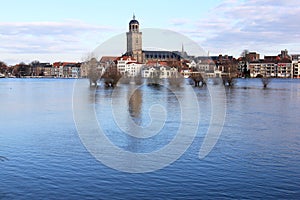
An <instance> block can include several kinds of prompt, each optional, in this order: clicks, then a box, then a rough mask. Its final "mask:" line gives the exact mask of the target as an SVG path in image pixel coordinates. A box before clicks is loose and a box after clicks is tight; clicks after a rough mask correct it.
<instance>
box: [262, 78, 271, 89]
mask: <svg viewBox="0 0 300 200" xmlns="http://www.w3.org/2000/svg"><path fill="white" fill-rule="evenodd" d="M260 80H261V82H262V84H263V87H264V88H267V87H268V85H269V83H270V82H271V80H272V79H271V78H269V77H266V76H263V77H261V79H260Z"/></svg>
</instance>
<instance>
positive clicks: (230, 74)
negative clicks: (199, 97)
mask: <svg viewBox="0 0 300 200" xmlns="http://www.w3.org/2000/svg"><path fill="white" fill-rule="evenodd" d="M223 65H224V72H225V73H226V74H225V75H223V76H222V79H223V84H224V85H226V86H229V87H231V86H234V85H235V84H236V78H237V74H238V64H237V62H236V61H234V60H229V61H226V62H224V63H223Z"/></svg>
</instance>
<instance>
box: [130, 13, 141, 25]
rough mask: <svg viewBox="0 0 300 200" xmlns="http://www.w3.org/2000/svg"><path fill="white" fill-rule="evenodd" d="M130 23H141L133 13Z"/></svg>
mask: <svg viewBox="0 0 300 200" xmlns="http://www.w3.org/2000/svg"><path fill="white" fill-rule="evenodd" d="M130 24H140V23H139V21H138V20H136V19H135V15H134V14H133V16H132V20H130V22H129V25H130Z"/></svg>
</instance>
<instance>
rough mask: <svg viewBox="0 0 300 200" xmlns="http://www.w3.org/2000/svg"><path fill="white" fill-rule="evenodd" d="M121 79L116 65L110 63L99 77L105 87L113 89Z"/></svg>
mask: <svg viewBox="0 0 300 200" xmlns="http://www.w3.org/2000/svg"><path fill="white" fill-rule="evenodd" d="M121 77H122V74H121V73H120V72H119V70H118V68H117V65H116V64H115V63H113V62H112V63H111V64H110V65H109V66H108V67H107V68H106V69H105V72H104V74H103V75H102V76H101V79H103V82H104V84H105V86H106V87H115V86H116V85H117V83H118V81H119V80H120V78H121Z"/></svg>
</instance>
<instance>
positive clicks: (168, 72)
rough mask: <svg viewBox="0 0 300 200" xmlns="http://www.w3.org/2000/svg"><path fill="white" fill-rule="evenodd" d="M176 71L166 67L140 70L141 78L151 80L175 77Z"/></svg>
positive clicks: (149, 67) (148, 67) (150, 67)
mask: <svg viewBox="0 0 300 200" xmlns="http://www.w3.org/2000/svg"><path fill="white" fill-rule="evenodd" d="M177 74H178V71H177V69H176V68H175V67H168V66H144V67H143V68H142V77H144V78H151V77H153V76H157V77H159V78H170V77H176V76H177Z"/></svg>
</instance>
